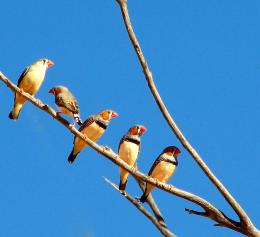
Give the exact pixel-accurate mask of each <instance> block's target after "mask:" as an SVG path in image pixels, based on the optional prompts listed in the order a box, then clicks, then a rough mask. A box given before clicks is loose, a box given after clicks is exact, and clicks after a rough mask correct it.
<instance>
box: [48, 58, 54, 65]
mask: <svg viewBox="0 0 260 237" xmlns="http://www.w3.org/2000/svg"><path fill="white" fill-rule="evenodd" d="M47 65H48V67H52V66H53V65H54V62H52V61H51V60H50V59H48V62H47Z"/></svg>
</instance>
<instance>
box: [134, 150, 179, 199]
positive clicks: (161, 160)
mask: <svg viewBox="0 0 260 237" xmlns="http://www.w3.org/2000/svg"><path fill="white" fill-rule="evenodd" d="M180 153H181V151H180V150H179V149H178V148H177V147H175V146H169V147H166V148H165V149H164V150H163V151H162V153H161V154H160V155H159V157H158V158H157V159H156V160H155V162H154V163H153V166H152V168H151V169H150V171H149V174H148V176H149V177H151V178H154V179H156V180H158V181H160V182H164V183H165V182H167V181H168V180H169V178H170V177H171V176H172V175H173V173H174V171H175V169H176V167H177V166H178V160H177V156H178V155H179V154H180ZM154 187H155V186H154V185H153V184H150V183H146V188H145V191H144V193H143V195H142V197H141V198H140V199H139V200H140V202H142V203H144V202H145V201H146V199H147V197H148V195H149V194H150V192H151V191H152V190H153V188H154Z"/></svg>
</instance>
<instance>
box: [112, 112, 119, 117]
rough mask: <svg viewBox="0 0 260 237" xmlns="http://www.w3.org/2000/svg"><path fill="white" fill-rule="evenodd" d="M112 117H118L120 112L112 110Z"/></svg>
mask: <svg viewBox="0 0 260 237" xmlns="http://www.w3.org/2000/svg"><path fill="white" fill-rule="evenodd" d="M111 116H112V118H116V117H118V116H119V115H118V113H116V112H112V115H111Z"/></svg>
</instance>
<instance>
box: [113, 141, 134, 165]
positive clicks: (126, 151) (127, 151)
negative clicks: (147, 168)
mask: <svg viewBox="0 0 260 237" xmlns="http://www.w3.org/2000/svg"><path fill="white" fill-rule="evenodd" d="M138 153H139V146H138V145H137V144H134V143H132V142H128V141H124V142H123V143H122V144H121V146H120V149H119V152H118V155H119V157H120V158H121V159H122V160H123V161H125V162H126V163H127V164H128V165H130V166H133V165H134V164H135V162H136V160H137V157H138Z"/></svg>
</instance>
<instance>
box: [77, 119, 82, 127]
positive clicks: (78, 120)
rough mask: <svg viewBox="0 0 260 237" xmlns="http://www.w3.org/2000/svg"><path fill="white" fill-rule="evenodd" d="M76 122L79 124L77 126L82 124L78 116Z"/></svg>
mask: <svg viewBox="0 0 260 237" xmlns="http://www.w3.org/2000/svg"><path fill="white" fill-rule="evenodd" d="M77 124H78V125H79V126H81V125H82V124H83V122H82V120H81V119H80V118H79V119H77Z"/></svg>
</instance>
